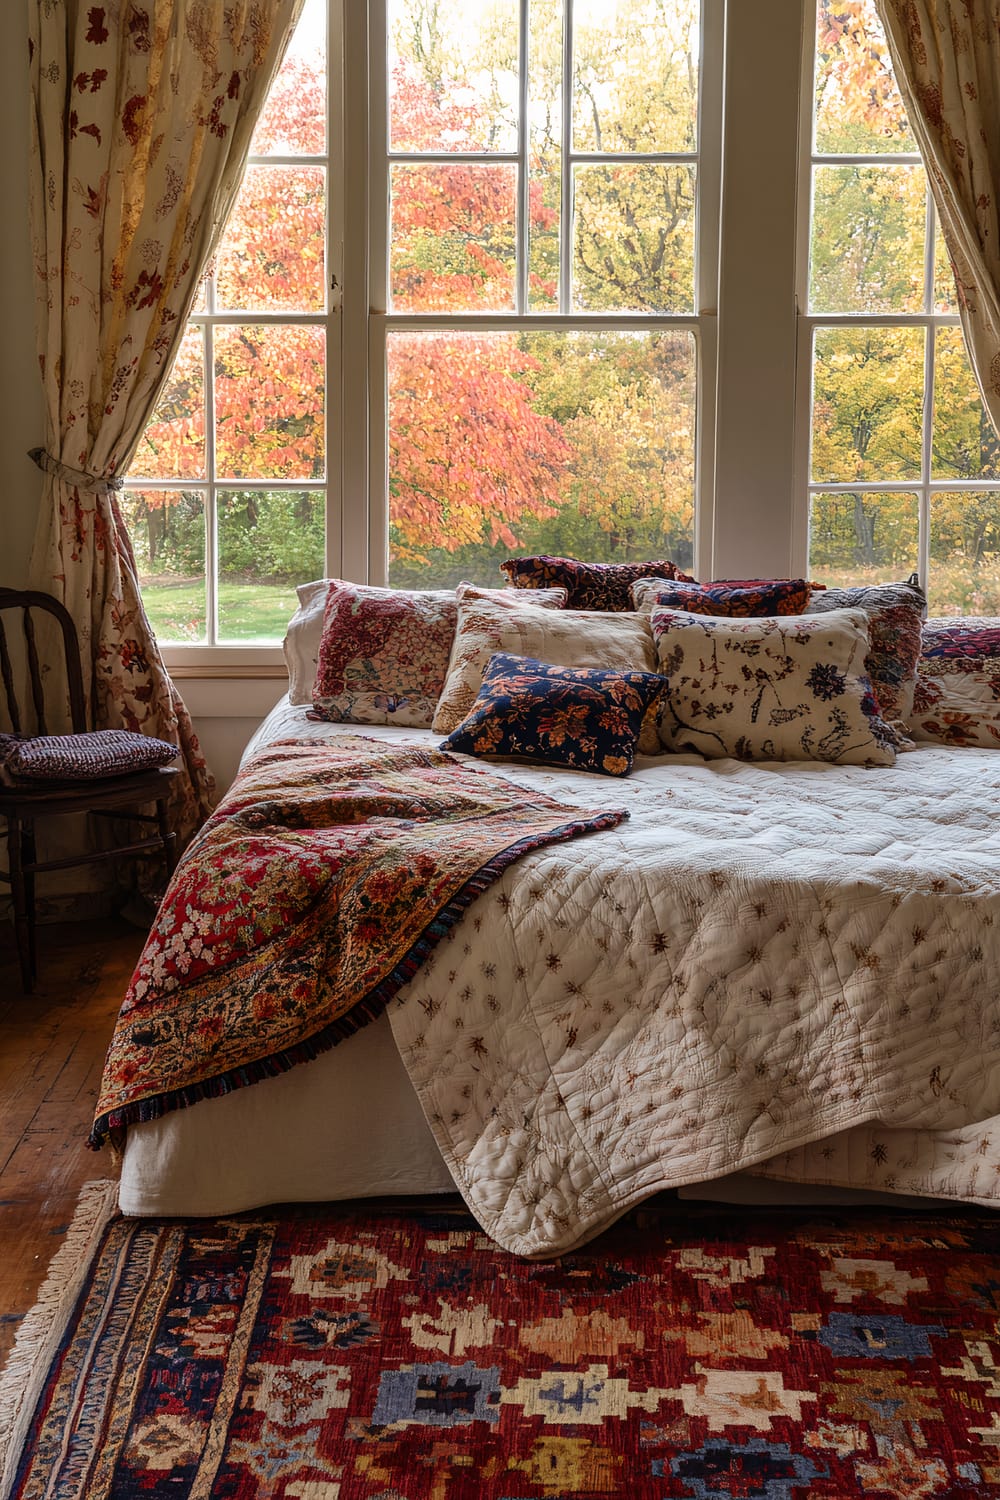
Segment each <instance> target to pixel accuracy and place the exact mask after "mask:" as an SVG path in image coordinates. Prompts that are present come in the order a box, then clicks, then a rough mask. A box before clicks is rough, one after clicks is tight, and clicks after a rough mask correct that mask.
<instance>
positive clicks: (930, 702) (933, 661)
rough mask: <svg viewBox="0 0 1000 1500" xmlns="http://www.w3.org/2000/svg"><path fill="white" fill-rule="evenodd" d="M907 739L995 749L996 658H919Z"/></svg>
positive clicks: (999, 681) (999, 741)
mask: <svg viewBox="0 0 1000 1500" xmlns="http://www.w3.org/2000/svg"><path fill="white" fill-rule="evenodd" d="M910 733H911V734H912V736H913V738H914V739H915V740H920V741H930V742H931V743H934V744H941V745H979V746H980V747H983V748H985V749H988V750H996V749H1000V657H998V656H990V657H987V656H980V657H975V656H951V655H939V656H933V657H929V658H924V659H923V660H922V661H921V663H920V671H919V674H918V676H917V687H916V693H915V695H914V704H913V712H912V714H911V715H910Z"/></svg>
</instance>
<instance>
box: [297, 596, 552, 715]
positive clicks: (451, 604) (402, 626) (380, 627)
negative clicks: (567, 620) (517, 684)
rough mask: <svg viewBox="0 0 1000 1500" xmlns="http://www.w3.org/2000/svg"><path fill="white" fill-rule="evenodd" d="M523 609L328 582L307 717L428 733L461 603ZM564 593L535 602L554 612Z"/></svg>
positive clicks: (515, 602)
mask: <svg viewBox="0 0 1000 1500" xmlns="http://www.w3.org/2000/svg"><path fill="white" fill-rule="evenodd" d="M480 593H482V594H483V595H484V596H485V597H487V598H489V599H492V600H493V601H494V602H495V603H496V604H497V605H498V606H499V607H501V608H511V609H513V608H515V607H517V606H520V605H521V604H522V603H523V600H522V599H521V598H520V596H519V595H517V594H515V592H514V590H513V589H487V590H482V591H480V590H476V589H474V588H473V587H472V585H471V584H466V583H460V584H459V586H458V588H457V589H383V588H376V587H374V586H373V585H367V584H360V583H346V582H343V581H341V580H339V579H335V580H333V581H332V582H331V583H330V585H329V589H328V592H327V597H326V606H325V612H324V617H323V634H322V638H321V640H320V645H319V660H318V665H317V669H316V681H315V683H314V684H313V689H312V701H313V711H312V717H314V718H320V719H330V720H333V721H334V722H337V723H346V724H398V725H401V726H404V727H406V728H411V729H414V728H415V729H429V728H430V724H431V720H432V719H433V717H434V711H435V709H436V708H437V701H438V698H439V697H440V695H441V690H442V688H443V687H444V682H445V677H446V676H447V673H448V658H449V656H450V654H451V648H452V643H453V641H454V639H455V624H456V622H457V620H458V605H459V601H460V599H463V598H465V597H466V595H467V594H468V595H469V597H476V598H478V597H480ZM565 599H566V591H565V589H547V590H546V591H545V592H544V593H543V594H540V595H539V596H538V599H537V602H538V603H539V604H540V605H542V606H544V607H545V608H546V609H560V608H561V607H562V605H563V603H564V602H565Z"/></svg>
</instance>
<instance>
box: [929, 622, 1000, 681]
mask: <svg viewBox="0 0 1000 1500" xmlns="http://www.w3.org/2000/svg"><path fill="white" fill-rule="evenodd" d="M920 656H921V660H922V661H923V660H924V659H932V658H934V657H937V656H966V657H975V658H977V659H978V660H983V659H986V660H992V659H993V658H994V657H997V656H1000V620H998V619H997V618H996V617H995V616H991V615H971V616H964V617H963V618H962V619H956V618H955V617H954V615H938V616H936V617H935V618H934V619H931V620H925V621H924V628H923V635H922V638H921V643H920ZM920 670H921V671H922V670H923V668H922V667H921V668H920Z"/></svg>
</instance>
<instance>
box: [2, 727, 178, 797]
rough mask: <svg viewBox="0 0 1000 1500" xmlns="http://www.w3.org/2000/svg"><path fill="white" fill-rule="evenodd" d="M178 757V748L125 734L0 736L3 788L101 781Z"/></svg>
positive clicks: (122, 731) (105, 731)
mask: <svg viewBox="0 0 1000 1500" xmlns="http://www.w3.org/2000/svg"><path fill="white" fill-rule="evenodd" d="M178 754H179V751H178V749H177V746H176V745H170V744H168V743H167V741H166V740H157V739H153V737H152V736H151V735H148V734H133V733H132V732H131V730H128V729H95V730H91V731H90V732H89V733H86V734H42V735H36V736H35V737H34V738H33V739H30V738H29V739H24V738H21V737H20V736H19V735H16V734H0V781H2V782H3V783H4V784H5V785H6V786H13V785H16V784H17V783H19V782H25V781H29V782H30V781H99V780H102V779H103V778H105V777H108V776H127V775H129V774H130V773H131V772H133V771H148V770H152V769H153V768H154V767H156V766H165V765H166V764H167V762H168V761H171V760H173V759H174V758H175V756H177V755H178Z"/></svg>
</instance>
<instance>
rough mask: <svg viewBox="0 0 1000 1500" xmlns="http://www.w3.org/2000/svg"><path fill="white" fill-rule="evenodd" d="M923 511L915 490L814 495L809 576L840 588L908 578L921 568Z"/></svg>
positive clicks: (810, 526)
mask: <svg viewBox="0 0 1000 1500" xmlns="http://www.w3.org/2000/svg"><path fill="white" fill-rule="evenodd" d="M919 514H920V507H919V504H918V500H917V496H916V495H911V494H896V493H890V494H881V495H879V494H873V493H871V492H866V491H864V490H859V491H857V492H856V493H852V494H844V493H842V492H838V493H837V494H835V495H813V496H812V497H811V499H810V503H809V577H810V578H813V579H815V580H816V582H817V583H826V584H829V585H831V586H834V587H839V588H854V587H857V586H858V585H860V584H867V583H890V582H893V581H898V580H899V579H901V578H906V577H908V576H909V574H910V573H913V572H914V571H915V570H916V568H917V558H918V548H917V532H918V527H919Z"/></svg>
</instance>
